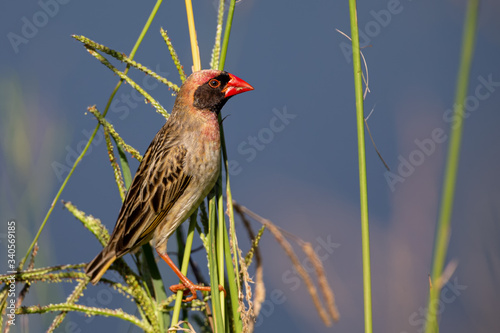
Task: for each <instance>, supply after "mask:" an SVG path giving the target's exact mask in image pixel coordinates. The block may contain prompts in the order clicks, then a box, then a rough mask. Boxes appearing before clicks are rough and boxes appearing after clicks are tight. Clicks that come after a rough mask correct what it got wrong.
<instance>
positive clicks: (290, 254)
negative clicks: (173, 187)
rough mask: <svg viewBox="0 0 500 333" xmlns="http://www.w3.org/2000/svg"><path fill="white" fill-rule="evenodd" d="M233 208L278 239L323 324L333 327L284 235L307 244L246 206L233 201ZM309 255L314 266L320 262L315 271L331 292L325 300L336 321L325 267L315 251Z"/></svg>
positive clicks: (313, 287)
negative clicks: (318, 272) (319, 273)
mask: <svg viewBox="0 0 500 333" xmlns="http://www.w3.org/2000/svg"><path fill="white" fill-rule="evenodd" d="M233 206H234V208H235V210H236V211H237V212H239V213H240V215H241V214H245V215H248V216H250V217H251V218H252V219H254V220H256V221H258V222H259V223H261V224H263V225H265V226H266V228H267V229H269V231H270V232H271V233H272V234H273V236H274V238H275V239H276V241H277V242H278V244H280V245H281V247H282V248H283V250H284V251H285V253H286V254H287V256H288V257H289V258H290V260H291V261H292V264H293V266H294V268H295V270H296V271H297V273H298V274H299V275H300V277H301V278H302V280H303V281H304V282H305V284H306V287H307V291H308V292H309V294H310V296H311V298H312V300H313V303H314V306H315V307H316V310H317V311H318V314H319V316H320V318H321V319H322V320H323V322H324V324H325V325H326V326H331V324H332V322H331V320H330V316H329V314H328V313H327V311H326V310H325V308H324V307H323V305H322V303H321V301H320V299H319V296H318V292H317V289H316V287H315V286H314V283H313V282H312V279H311V277H310V276H309V274H308V273H307V271H306V270H305V269H304V267H303V266H302V264H301V263H300V261H299V258H298V257H297V255H296V254H295V251H294V250H293V247H292V246H291V245H290V243H289V242H288V241H287V240H286V238H285V236H284V235H283V234H284V233H286V234H287V235H288V236H291V237H292V238H294V239H295V240H296V241H297V242H299V243H302V244H305V242H304V241H302V240H300V238H298V237H296V236H293V235H291V234H290V233H288V232H284V231H283V230H281V229H280V228H278V227H277V226H276V225H274V224H273V223H272V222H271V221H269V220H267V219H265V218H263V217H261V216H260V215H258V214H256V213H254V212H253V211H251V210H249V209H248V208H246V207H245V206H242V205H239V204H238V203H237V202H236V201H233ZM311 249H312V248H311ZM309 254H310V255H312V256H313V257H314V258H315V260H312V261H313V264H314V262H315V261H317V262H319V265H317V262H316V264H315V266H314V267H315V269H319V271H320V272H321V275H322V278H321V279H322V281H320V282H319V283H320V285H321V283H323V286H321V288H322V291H323V292H324V290H323V288H326V289H328V290H329V292H330V295H329V296H327V294H325V298H326V299H327V303H330V304H331V306H332V308H331V309H330V305H329V306H328V308H329V312H330V314H331V315H332V317H333V318H334V319H335V318H338V313H337V310H336V308H335V302H334V298H333V292H332V291H331V288H330V287H329V285H328V283H326V284H324V281H326V276H325V274H324V270H323V266H322V265H321V262H320V261H319V259H318V258H317V256H316V253H315V252H314V250H313V251H312V252H309ZM319 278H320V277H319V276H318V279H319ZM332 310H333V311H332Z"/></svg>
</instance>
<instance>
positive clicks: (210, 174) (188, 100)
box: [85, 70, 254, 302]
mask: <svg viewBox="0 0 500 333" xmlns="http://www.w3.org/2000/svg"><path fill="white" fill-rule="evenodd" d="M253 89H254V88H253V87H252V86H251V85H250V84H248V83H247V82H245V81H244V80H242V79H240V78H238V77H236V76H235V75H233V74H230V73H228V72H226V71H219V70H201V71H197V72H194V73H193V74H191V75H190V76H189V77H188V78H187V79H186V80H185V81H184V83H183V84H182V86H181V88H180V89H179V92H178V94H177V97H176V99H175V102H174V106H173V108H172V112H171V114H170V117H169V118H168V119H167V121H166V122H165V124H164V125H163V127H162V128H161V129H160V130H159V131H158V133H157V134H156V135H155V137H154V138H153V140H152V142H151V143H150V145H149V147H148V149H147V150H146V153H145V154H144V157H143V160H142V161H141V163H140V165H139V167H138V169H137V172H136V174H135V176H134V179H133V181H132V184H131V185H130V188H129V190H128V192H127V194H126V196H125V199H124V201H123V204H122V206H121V209H120V212H119V214H118V218H117V221H116V225H115V227H114V230H113V232H112V234H111V236H110V239H109V242H108V244H107V245H106V246H105V247H104V248H103V250H102V251H101V252H100V253H99V254H98V255H97V256H96V257H95V258H94V259H93V260H92V261H91V262H90V263H88V264H87V266H86V267H85V273H86V274H87V276H88V277H89V278H90V282H91V283H92V284H94V285H95V284H97V283H98V282H99V280H100V279H101V277H102V276H103V274H104V273H105V272H106V270H107V269H108V268H109V267H110V266H111V264H112V263H113V262H114V261H115V260H116V259H118V258H120V257H122V256H124V255H125V254H127V253H130V252H135V251H137V250H138V249H139V248H140V247H141V246H142V245H144V244H145V243H147V242H151V243H152V245H153V247H154V248H155V249H156V252H157V253H158V255H159V256H160V257H161V258H162V259H163V260H164V261H165V262H166V263H167V264H168V265H169V266H170V267H171V268H172V270H173V271H174V272H175V273H176V275H177V276H178V277H179V279H180V281H181V283H180V284H177V285H172V286H171V287H170V290H171V291H172V292H176V291H178V290H183V291H184V295H185V296H186V295H188V294H189V293H191V296H190V297H188V298H186V299H184V300H183V301H185V302H187V301H191V300H193V299H196V298H197V296H196V291H197V290H204V291H209V290H210V287H209V286H199V285H196V284H195V283H193V282H192V281H191V280H189V279H188V278H187V277H186V276H185V275H184V274H182V273H181V271H180V270H179V268H178V267H177V266H176V265H175V264H174V263H173V261H172V260H171V259H170V257H169V256H168V255H167V251H166V248H167V240H168V238H169V237H170V235H171V234H172V233H173V232H174V231H175V230H176V229H177V228H178V227H179V226H180V225H181V224H182V222H184V221H185V220H186V219H187V218H188V217H189V216H190V215H191V214H192V213H193V212H195V211H196V209H197V208H198V206H199V205H200V204H201V202H202V201H203V200H204V198H205V197H206V196H207V195H208V194H209V192H210V191H211V189H212V188H213V187H214V185H215V183H216V181H217V178H218V176H219V173H220V167H221V166H220V165H221V155H220V151H221V149H220V131H219V113H220V111H221V109H222V107H223V106H224V105H225V104H226V102H227V101H228V99H230V98H231V97H233V96H235V95H237V94H241V93H243V92H246V91H250V90H253ZM221 288H222V286H219V289H220V290H223V288H222V289H221Z"/></svg>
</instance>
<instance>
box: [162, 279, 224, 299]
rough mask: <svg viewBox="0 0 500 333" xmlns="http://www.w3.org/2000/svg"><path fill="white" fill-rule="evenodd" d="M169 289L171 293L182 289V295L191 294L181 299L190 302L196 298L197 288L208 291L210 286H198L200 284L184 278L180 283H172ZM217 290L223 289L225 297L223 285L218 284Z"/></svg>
mask: <svg viewBox="0 0 500 333" xmlns="http://www.w3.org/2000/svg"><path fill="white" fill-rule="evenodd" d="M169 289H170V291H172V292H173V293H176V292H178V291H179V290H183V291H184V296H187V295H189V294H191V296H189V297H188V298H186V299H183V300H182V301H183V302H191V301H192V300H194V299H197V298H198V296H197V295H196V291H197V290H199V291H210V290H211V288H210V286H200V285H197V284H194V283H193V282H191V281H190V280H189V279H186V281H183V282H182V283H179V284H174V285H172V286H170V288H169ZM219 291H223V292H224V297H226V290H225V289H224V287H223V286H221V285H219Z"/></svg>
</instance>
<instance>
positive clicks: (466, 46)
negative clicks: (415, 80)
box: [425, 0, 479, 333]
mask: <svg viewBox="0 0 500 333" xmlns="http://www.w3.org/2000/svg"><path fill="white" fill-rule="evenodd" d="M478 8H479V0H469V2H468V5H467V13H466V17H465V24H464V30H463V37H462V50H461V56H460V57H461V59H460V65H459V69H458V80H457V86H456V92H455V115H454V118H455V119H460V120H459V121H457V122H454V124H456V125H454V126H452V127H451V132H450V142H449V146H448V156H447V158H446V167H445V173H444V183H443V189H442V194H441V207H440V209H439V220H438V224H437V229H436V238H435V243H434V255H433V262H432V273H431V281H432V287H431V289H430V293H429V304H428V309H429V310H428V313H427V322H426V328H425V332H426V333H431V332H438V331H439V327H438V323H437V312H438V305H439V296H440V293H441V288H442V285H441V283H440V281H441V279H440V278H441V275H442V273H443V269H444V263H445V260H446V253H447V250H448V243H449V239H450V223H451V216H452V211H453V200H454V195H455V185H456V180H457V173H458V163H459V160H460V147H461V142H462V132H463V123H464V119H465V118H464V103H465V98H466V96H467V87H468V83H469V74H470V67H471V63H472V57H473V54H474V44H475V37H476V28H477V16H478Z"/></svg>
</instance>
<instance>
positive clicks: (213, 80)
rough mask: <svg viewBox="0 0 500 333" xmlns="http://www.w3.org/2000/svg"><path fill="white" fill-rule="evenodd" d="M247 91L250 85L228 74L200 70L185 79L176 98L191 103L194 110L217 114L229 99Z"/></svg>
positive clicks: (250, 87)
mask: <svg viewBox="0 0 500 333" xmlns="http://www.w3.org/2000/svg"><path fill="white" fill-rule="evenodd" d="M249 90H253V87H252V86H251V85H249V84H248V83H246V82H245V81H243V80H242V79H240V78H238V77H236V76H234V75H232V74H230V73H228V72H225V71H218V70H202V71H198V72H195V73H193V74H191V75H190V76H189V77H188V78H187V79H186V81H185V82H184V84H183V85H182V87H181V90H180V91H179V95H178V98H179V97H181V98H182V99H184V100H187V101H192V106H193V107H195V108H196V109H200V110H209V111H212V112H215V113H219V112H220V110H221V109H222V107H223V106H224V104H225V103H226V102H227V100H228V99H229V98H230V97H232V96H234V95H237V94H241V93H243V92H245V91H249Z"/></svg>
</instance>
